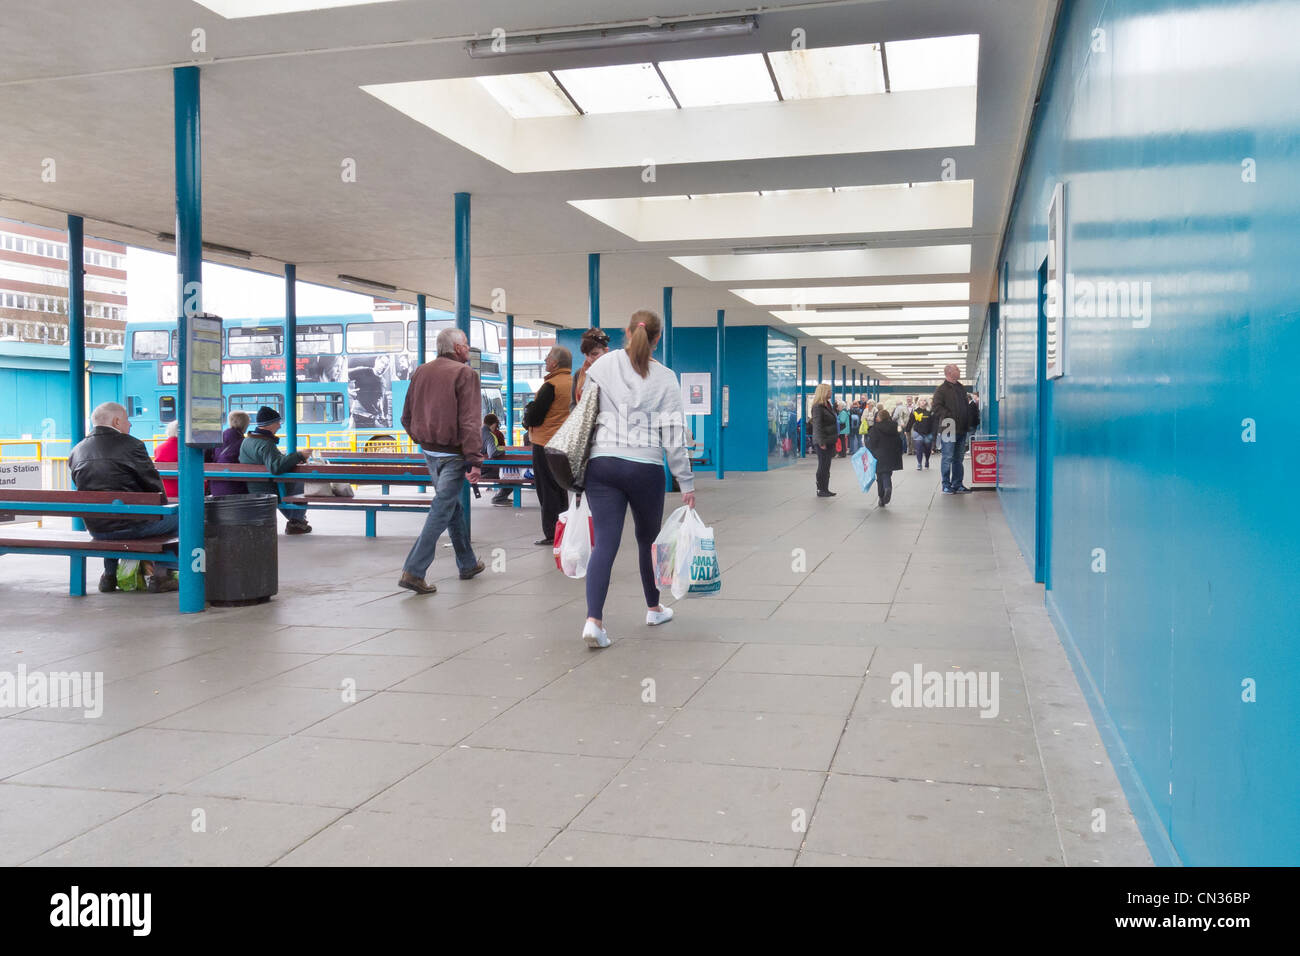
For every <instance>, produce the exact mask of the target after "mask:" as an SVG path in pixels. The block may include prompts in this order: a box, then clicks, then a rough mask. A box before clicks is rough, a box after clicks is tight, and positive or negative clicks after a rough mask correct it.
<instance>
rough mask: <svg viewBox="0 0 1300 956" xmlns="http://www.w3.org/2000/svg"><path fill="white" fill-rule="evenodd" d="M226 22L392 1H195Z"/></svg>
mask: <svg viewBox="0 0 1300 956" xmlns="http://www.w3.org/2000/svg"><path fill="white" fill-rule="evenodd" d="M197 2H198V4H199V5H200V6H203V7H207V8H208V9H209V10H211V11H212V12H213V13H215V14H217V15H218V16H221V17H225V18H226V19H227V20H238V19H240V18H242V17H269V16H273V15H275V14H279V13H303V12H305V11H308V10H332V9H334V8H335V7H356V6H361V5H362V4H368V3H392V2H393V0H197Z"/></svg>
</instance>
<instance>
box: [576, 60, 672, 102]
mask: <svg viewBox="0 0 1300 956" xmlns="http://www.w3.org/2000/svg"><path fill="white" fill-rule="evenodd" d="M555 77H556V79H558V80H559V81H560V82H561V83H563V84H564V88H565V89H566V90H568V91H569V95H570V96H572V97H573V99H574V102H576V103H577V104H578V105H579V106H580V107H582V110H583V112H584V113H637V112H642V111H644V110H672V109H676V108H677V107H676V104H674V103H673V98H672V97H671V96H669V95H668V90H666V89H665V88H664V84H663V81H662V80H661V79H659V74H658V73H656V72H655V68H654V67H653V66H652V65H651V64H649V63H626V64H621V65H618V66H592V67H585V68H583V69H579V70H556V71H555Z"/></svg>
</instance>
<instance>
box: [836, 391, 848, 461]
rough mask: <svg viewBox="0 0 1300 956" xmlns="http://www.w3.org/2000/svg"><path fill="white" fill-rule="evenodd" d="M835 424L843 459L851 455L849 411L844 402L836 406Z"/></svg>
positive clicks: (840, 453)
mask: <svg viewBox="0 0 1300 956" xmlns="http://www.w3.org/2000/svg"><path fill="white" fill-rule="evenodd" d="M835 422H836V428H837V433H838V435H839V447H840V450H839V456H840V457H841V458H843V457H844V456H846V455H847V454H848V453H849V410H848V409H847V408H845V407H844V403H843V402H840V403H839V404H838V405H836V406H835Z"/></svg>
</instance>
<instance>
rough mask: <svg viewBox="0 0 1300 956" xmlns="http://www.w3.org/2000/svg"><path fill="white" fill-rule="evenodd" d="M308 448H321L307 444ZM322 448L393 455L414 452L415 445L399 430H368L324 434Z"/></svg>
mask: <svg viewBox="0 0 1300 956" xmlns="http://www.w3.org/2000/svg"><path fill="white" fill-rule="evenodd" d="M315 437H317V438H319V437H321V436H319V435H317V436H315ZM308 447H322V446H319V445H315V446H313V445H310V444H309V445H308ZM323 447H325V448H335V449H339V450H342V449H346V450H348V451H387V452H395V453H400V452H413V451H415V444H414V443H413V442H412V441H411V438H410V436H409V435H407V434H405V433H404V432H403V431H402V430H401V429H400V428H398V429H370V430H367V431H364V432H356V431H344V432H326V433H325V435H324V446H323Z"/></svg>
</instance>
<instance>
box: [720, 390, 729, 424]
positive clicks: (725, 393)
mask: <svg viewBox="0 0 1300 956" xmlns="http://www.w3.org/2000/svg"><path fill="white" fill-rule="evenodd" d="M730 422H731V386H730V385H724V386H722V427H723V428H726V427H727V425H728V424H730Z"/></svg>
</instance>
